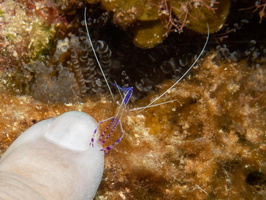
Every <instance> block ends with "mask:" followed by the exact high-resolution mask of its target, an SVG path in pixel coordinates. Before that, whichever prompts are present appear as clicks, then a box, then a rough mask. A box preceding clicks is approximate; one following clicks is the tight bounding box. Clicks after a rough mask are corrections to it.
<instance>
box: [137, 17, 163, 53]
mask: <svg viewBox="0 0 266 200" xmlns="http://www.w3.org/2000/svg"><path fill="white" fill-rule="evenodd" d="M166 31H167V29H166V28H165V23H164V22H163V21H161V20H157V21H151V22H146V23H144V22H143V23H141V24H139V25H138V26H137V27H135V35H134V40H133V42H134V44H135V45H136V46H138V47H142V48H152V47H154V46H156V45H158V44H160V43H162V42H163V40H164V39H165V38H166V36H167V35H166Z"/></svg>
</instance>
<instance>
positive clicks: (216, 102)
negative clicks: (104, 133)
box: [0, 54, 266, 200]
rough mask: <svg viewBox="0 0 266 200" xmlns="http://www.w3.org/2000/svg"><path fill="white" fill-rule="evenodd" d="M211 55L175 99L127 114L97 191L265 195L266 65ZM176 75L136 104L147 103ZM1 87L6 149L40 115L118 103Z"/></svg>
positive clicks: (1, 142) (107, 110)
mask: <svg viewBox="0 0 266 200" xmlns="http://www.w3.org/2000/svg"><path fill="white" fill-rule="evenodd" d="M214 55H215V54H211V55H208V56H206V57H205V58H204V59H203V60H202V62H201V64H198V66H197V67H196V68H195V69H193V70H192V71H191V73H190V75H189V76H188V77H186V78H185V79H184V80H183V81H181V82H180V83H179V84H178V85H177V87H175V88H174V89H172V90H171V91H169V92H168V93H167V95H166V96H165V97H164V98H163V99H161V102H163V101H168V100H173V99H176V101H175V102H172V103H168V104H164V105H161V106H157V107H152V108H148V109H146V110H144V111H141V112H137V111H135V112H130V111H129V112H128V113H127V114H126V115H125V117H124V118H123V120H122V123H123V126H124V129H125V132H126V134H125V136H124V138H123V140H122V141H121V142H120V143H119V144H118V145H117V147H116V148H114V150H112V151H110V152H109V153H108V154H107V156H106V160H105V173H104V177H103V181H102V184H101V187H100V189H99V192H98V195H97V197H96V199H100V200H103V199H129V200H131V199H141V200H142V199H166V200H167V199H229V198H230V199H254V198H256V199H263V198H264V196H265V195H266V177H265V176H266V166H265V162H266V145H265V140H266V136H265V131H266V130H265V127H266V124H265V122H266V116H265V113H266V103H265V96H266V84H265V81H264V79H263V77H265V73H266V65H265V64H264V65H260V66H258V67H257V68H255V67H249V66H247V63H246V61H241V62H238V63H233V62H217V61H216V60H215V59H213V57H214ZM172 83H173V82H171V81H167V82H165V83H164V84H162V85H161V88H160V91H159V92H157V93H156V94H153V95H150V96H148V97H146V98H145V99H143V100H139V101H138V102H137V103H135V105H132V106H134V107H137V106H143V105H147V104H148V103H149V102H150V101H151V100H152V99H154V98H155V97H156V96H158V95H159V94H160V93H161V92H163V91H165V89H166V88H168V87H169V86H170V85H171V84H172ZM0 88H1V102H0V104H1V105H0V108H1V109H0V110H1V112H0V119H1V121H0V146H1V152H3V151H4V150H5V149H6V148H7V147H8V146H9V145H10V144H11V142H12V141H13V140H14V138H16V137H17V136H18V135H19V134H20V133H21V132H23V131H24V130H26V129H27V128H29V127H30V126H31V125H32V124H34V123H36V122H38V121H41V120H42V119H47V118H50V117H54V116H58V115H59V114H61V113H63V112H66V111H68V110H81V111H83V112H86V113H88V114H90V115H92V116H93V117H95V118H96V119H97V120H98V121H100V120H103V119H105V118H108V117H110V116H112V115H113V112H114V111H115V106H114V105H113V103H111V102H110V101H107V100H106V99H105V98H104V97H102V99H101V101H98V102H92V101H90V100H89V99H86V100H85V102H84V103H76V104H73V105H72V104H69V105H57V104H50V105H47V104H43V103H40V102H38V101H36V100H34V99H32V97H30V96H12V95H10V94H8V92H7V91H6V90H5V87H0ZM118 134H119V130H118Z"/></svg>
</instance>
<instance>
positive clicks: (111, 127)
mask: <svg viewBox="0 0 266 200" xmlns="http://www.w3.org/2000/svg"><path fill="white" fill-rule="evenodd" d="M86 10H87V8H86V7H85V11H84V21H85V27H86V32H87V36H88V39H89V43H90V45H91V48H92V51H93V54H94V56H95V59H96V61H97V64H98V66H99V68H100V70H101V73H102V75H103V77H104V80H105V82H106V84H107V87H108V90H109V92H110V94H111V96H112V99H113V100H114V95H113V93H112V90H111V87H110V85H109V83H108V81H107V78H106V76H105V74H104V71H103V69H102V67H101V63H100V61H99V59H98V58H97V55H96V52H95V49H94V47H93V44H92V40H91V37H90V33H89V30H88V24H87V21H86ZM206 26H207V29H208V34H207V39H206V41H205V43H204V46H203V48H202V50H201V52H200V54H199V55H198V56H197V58H196V60H195V61H194V62H193V63H192V65H191V66H190V67H189V68H188V69H187V71H186V72H185V73H184V74H183V75H182V76H181V77H180V78H179V79H178V80H177V81H176V82H175V83H174V84H173V85H172V86H170V87H169V88H168V89H166V90H165V92H163V93H162V94H161V95H159V96H158V97H157V98H155V99H154V100H153V101H152V102H150V103H149V104H148V105H146V106H143V107H139V108H133V109H130V110H129V111H136V110H140V111H143V110H144V109H147V108H150V107H153V106H158V105H163V104H167V103H171V102H174V101H177V99H175V100H170V101H166V102H163V103H158V104H155V102H157V101H158V100H159V99H161V98H162V97H163V96H164V95H165V94H166V93H167V92H169V91H170V90H171V89H172V88H174V87H175V86H176V85H177V84H178V83H179V82H180V81H181V80H182V79H183V78H184V77H185V76H186V75H187V74H188V73H189V72H190V70H191V69H192V68H193V67H194V66H195V64H196V63H197V62H198V60H199V59H200V58H201V56H202V54H203V52H204V50H205V48H206V46H207V44H208V41H209V35H210V34H209V25H208V24H207V23H206ZM114 86H116V88H117V89H118V90H119V92H120V91H121V92H122V102H121V104H120V105H119V106H118V108H117V109H116V112H115V116H113V117H110V118H107V119H105V120H103V121H100V122H99V124H98V126H97V128H96V129H95V131H94V133H93V136H92V138H91V142H90V145H91V146H92V147H94V142H95V138H96V135H97V132H98V128H99V126H100V125H101V124H102V123H103V122H106V121H109V120H111V122H110V123H109V124H108V125H107V127H106V128H105V130H104V131H103V132H102V133H100V136H99V139H98V142H100V143H101V144H104V143H105V142H106V141H107V140H108V139H109V138H110V137H111V135H112V134H113V133H114V131H115V129H116V128H117V126H118V125H119V126H120V129H121V136H120V137H119V138H118V139H117V140H116V141H115V142H114V143H113V144H111V145H109V146H107V147H106V148H103V149H101V151H104V152H105V154H106V153H107V152H108V151H109V150H111V149H113V148H114V147H115V146H116V145H117V144H118V143H119V142H120V141H121V140H122V138H123V136H124V134H125V131H124V129H123V126H122V123H121V119H122V117H123V115H124V113H125V111H126V110H127V104H128V102H129V100H130V98H131V96H132V94H133V87H120V86H118V85H117V84H114Z"/></svg>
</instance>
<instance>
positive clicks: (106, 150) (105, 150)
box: [100, 131, 124, 154]
mask: <svg viewBox="0 0 266 200" xmlns="http://www.w3.org/2000/svg"><path fill="white" fill-rule="evenodd" d="M123 136H124V131H121V137H120V138H118V139H117V140H116V142H115V143H114V144H112V145H110V146H108V147H106V148H104V149H101V150H100V151H104V154H107V153H108V151H110V150H111V149H113V148H114V147H115V146H116V145H117V144H118V143H119V142H120V141H121V140H122V138H123Z"/></svg>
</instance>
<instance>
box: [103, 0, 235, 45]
mask: <svg viewBox="0 0 266 200" xmlns="http://www.w3.org/2000/svg"><path fill="white" fill-rule="evenodd" d="M100 2H101V4H102V6H103V7H104V8H105V9H106V10H107V11H112V12H113V13H114V15H113V22H114V23H115V24H118V25H119V26H121V27H122V28H123V29H129V30H130V29H132V30H133V33H134V39H133V41H134V44H135V45H136V46H138V47H141V48H152V47H154V46H156V45H158V44H160V43H162V42H163V40H164V39H165V38H166V37H167V35H168V33H169V32H170V31H172V30H174V31H178V32H179V33H181V32H183V28H184V27H185V26H187V27H188V28H190V29H192V30H194V31H198V32H200V33H207V32H208V31H207V26H206V23H208V25H209V28H210V32H211V33H213V32H216V31H218V30H219V29H221V28H222V26H223V24H224V22H225V19H226V17H227V15H228V13H229V8H230V0H224V1H215V2H212V1H207V0H196V1H195V0H191V1H186V0H158V1H157V0H142V1H136V0H131V1H127V2H125V1H120V0H114V1H108V0H101V1H100Z"/></svg>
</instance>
